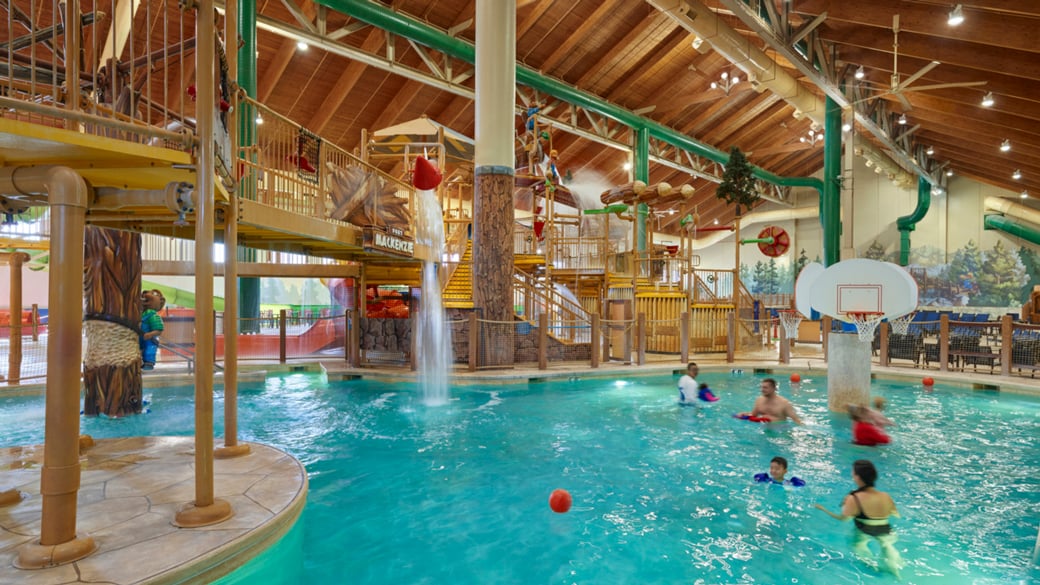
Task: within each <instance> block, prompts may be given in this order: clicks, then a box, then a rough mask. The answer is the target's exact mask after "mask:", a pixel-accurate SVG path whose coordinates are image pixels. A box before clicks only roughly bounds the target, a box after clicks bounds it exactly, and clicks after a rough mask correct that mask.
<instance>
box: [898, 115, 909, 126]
mask: <svg viewBox="0 0 1040 585" xmlns="http://www.w3.org/2000/svg"><path fill="white" fill-rule="evenodd" d="M906 123H907V119H906V114H903V115H902V116H899V125H900V126H906Z"/></svg>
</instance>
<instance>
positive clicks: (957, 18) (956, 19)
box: [946, 4, 964, 26]
mask: <svg viewBox="0 0 1040 585" xmlns="http://www.w3.org/2000/svg"><path fill="white" fill-rule="evenodd" d="M962 22H964V8H962V7H961V5H960V4H958V5H956V6H954V7H953V10H951V11H950V16H949V18H947V19H946V24H948V25H950V26H957V25H958V24H960V23H962Z"/></svg>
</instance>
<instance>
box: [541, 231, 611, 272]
mask: <svg viewBox="0 0 1040 585" xmlns="http://www.w3.org/2000/svg"><path fill="white" fill-rule="evenodd" d="M550 246H551V254H552V266H553V269H554V270H599V271H602V270H604V269H605V267H606V265H607V259H608V257H609V256H610V253H611V252H612V251H613V250H611V249H610V247H609V246H608V244H607V241H606V240H604V239H603V238H568V237H553V238H552V239H551V241H550Z"/></svg>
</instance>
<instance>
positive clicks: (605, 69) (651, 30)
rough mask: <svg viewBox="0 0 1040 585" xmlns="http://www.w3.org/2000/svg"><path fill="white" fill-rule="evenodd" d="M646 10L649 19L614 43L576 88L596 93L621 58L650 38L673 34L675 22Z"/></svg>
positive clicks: (579, 79) (591, 65) (585, 74)
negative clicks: (601, 81) (596, 88)
mask: <svg viewBox="0 0 1040 585" xmlns="http://www.w3.org/2000/svg"><path fill="white" fill-rule="evenodd" d="M644 6H645V4H644ZM646 8H647V9H648V10H651V11H652V12H651V13H650V14H649V15H648V16H647V18H645V19H643V20H642V21H640V22H639V23H638V24H636V25H635V26H633V27H632V28H631V30H629V31H628V33H626V34H625V36H624V37H622V39H621V40H620V41H618V42H617V43H614V45H613V46H611V47H610V48H609V49H608V50H607V51H605V52H604V53H603V54H602V55H601V56H600V58H599V59H598V60H596V62H595V63H591V64H590V66H589V68H588V69H587V70H586V71H585V73H583V74H582V75H581V76H580V77H579V78H578V79H577V81H575V85H576V86H578V87H581V88H588V89H589V90H590V91H596V90H595V89H592V88H594V87H596V86H598V84H599V82H600V80H602V79H603V78H604V77H605V76H606V75H607V74H608V73H609V72H612V71H615V70H616V68H617V66H618V61H619V60H620V59H621V57H623V56H625V55H630V54H632V53H634V52H636V51H637V50H639V45H641V44H642V43H645V42H646V41H647V39H649V38H653V37H656V36H660V35H663V36H667V35H669V34H671V32H672V30H674V28H675V26H676V25H675V22H674V21H673V20H672V19H671V18H670V17H669V16H668V15H667V14H664V13H663V12H658V11H656V10H653V9H651V8H649V7H648V6H647V7H646ZM615 75H616V72H615Z"/></svg>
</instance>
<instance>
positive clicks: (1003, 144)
mask: <svg viewBox="0 0 1040 585" xmlns="http://www.w3.org/2000/svg"><path fill="white" fill-rule="evenodd" d="M1009 150H1011V141H1010V140H1008V139H1007V138H1005V139H1004V142H1001V143H1000V152H1007V151H1009Z"/></svg>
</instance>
